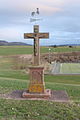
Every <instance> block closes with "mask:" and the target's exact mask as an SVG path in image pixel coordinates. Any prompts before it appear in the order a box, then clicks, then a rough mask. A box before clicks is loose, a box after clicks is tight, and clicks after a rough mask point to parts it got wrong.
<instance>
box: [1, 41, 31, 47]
mask: <svg viewBox="0 0 80 120" xmlns="http://www.w3.org/2000/svg"><path fill="white" fill-rule="evenodd" d="M14 45H30V44H27V43H23V42H7V41H5V40H0V46H14Z"/></svg>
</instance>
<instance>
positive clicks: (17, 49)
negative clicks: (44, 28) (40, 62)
mask: <svg viewBox="0 0 80 120" xmlns="http://www.w3.org/2000/svg"><path fill="white" fill-rule="evenodd" d="M50 48H51V51H50V52H74V51H80V46H77V47H73V48H69V47H56V48H54V47H50ZM48 52H49V47H41V53H48ZM32 53H33V46H0V55H2V56H3V55H18V54H32Z"/></svg>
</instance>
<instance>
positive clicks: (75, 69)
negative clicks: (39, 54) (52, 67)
mask: <svg viewBox="0 0 80 120" xmlns="http://www.w3.org/2000/svg"><path fill="white" fill-rule="evenodd" d="M65 68H66V69H65ZM60 73H63V74H70V73H73V74H76V73H77V74H78V73H79V74H80V63H62V64H61V68H60Z"/></svg>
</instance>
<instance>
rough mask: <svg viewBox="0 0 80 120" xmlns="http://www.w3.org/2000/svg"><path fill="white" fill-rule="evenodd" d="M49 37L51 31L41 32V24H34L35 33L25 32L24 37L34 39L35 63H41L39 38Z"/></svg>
mask: <svg viewBox="0 0 80 120" xmlns="http://www.w3.org/2000/svg"><path fill="white" fill-rule="evenodd" d="M41 38H49V33H39V25H34V33H24V39H34V65H39V64H40V46H39V39H41Z"/></svg>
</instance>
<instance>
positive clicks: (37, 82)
mask: <svg viewBox="0 0 80 120" xmlns="http://www.w3.org/2000/svg"><path fill="white" fill-rule="evenodd" d="M43 75H44V74H43V68H40V67H39V68H32V69H31V68H30V77H31V78H30V85H29V92H31V93H43V92H44V79H43V78H44V76H43Z"/></svg>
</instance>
